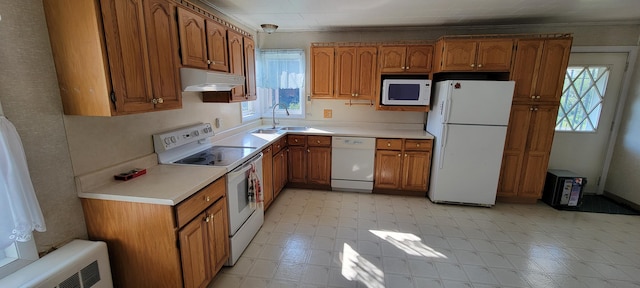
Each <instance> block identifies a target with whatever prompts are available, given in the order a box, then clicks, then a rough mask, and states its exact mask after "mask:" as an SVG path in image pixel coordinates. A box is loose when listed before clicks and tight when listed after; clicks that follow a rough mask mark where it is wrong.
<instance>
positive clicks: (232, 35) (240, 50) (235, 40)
mask: <svg viewBox="0 0 640 288" xmlns="http://www.w3.org/2000/svg"><path fill="white" fill-rule="evenodd" d="M227 35H228V37H229V72H230V73H231V74H236V75H244V44H243V41H242V40H243V37H242V35H240V34H239V33H237V32H234V31H231V30H229V31H228V32H227ZM244 86H245V85H242V86H237V87H235V88H233V89H232V90H231V101H244V100H245V97H244V95H245V94H244V90H245V87H244Z"/></svg>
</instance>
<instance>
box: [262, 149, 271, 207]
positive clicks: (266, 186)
mask: <svg viewBox="0 0 640 288" xmlns="http://www.w3.org/2000/svg"><path fill="white" fill-rule="evenodd" d="M262 179H263V180H262V193H263V195H264V196H263V200H264V210H265V211H266V210H267V208H269V205H271V202H273V196H274V195H273V189H274V185H273V183H274V176H273V148H272V146H271V145H269V146H268V147H267V148H265V149H262Z"/></svg>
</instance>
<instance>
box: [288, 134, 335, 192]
mask: <svg viewBox="0 0 640 288" xmlns="http://www.w3.org/2000/svg"><path fill="white" fill-rule="evenodd" d="M287 142H288V143H289V167H288V168H289V184H291V185H294V186H296V187H324V188H327V187H330V185H331V137H330V136H313V135H309V136H305V135H288V139H287ZM314 185H316V186H314Z"/></svg>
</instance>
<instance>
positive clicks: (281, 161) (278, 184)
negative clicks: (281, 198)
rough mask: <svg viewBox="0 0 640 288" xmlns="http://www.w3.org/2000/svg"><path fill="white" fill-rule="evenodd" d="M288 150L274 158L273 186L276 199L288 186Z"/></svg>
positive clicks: (281, 151)
mask: <svg viewBox="0 0 640 288" xmlns="http://www.w3.org/2000/svg"><path fill="white" fill-rule="evenodd" d="M286 150H287V149H286V148H285V149H282V150H280V152H278V153H277V154H276V155H275V156H273V186H274V190H273V193H274V196H273V198H274V199H275V198H276V197H277V196H278V194H279V193H280V191H281V190H282V188H284V186H285V185H286V181H287V165H286V163H287V160H288V157H287V154H286Z"/></svg>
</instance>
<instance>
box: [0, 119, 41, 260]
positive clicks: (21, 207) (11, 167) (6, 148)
mask: <svg viewBox="0 0 640 288" xmlns="http://www.w3.org/2000/svg"><path fill="white" fill-rule="evenodd" d="M33 230H37V231H40V232H43V231H45V230H46V227H45V224H44V217H42V211H41V210H40V205H39V204H38V199H36V194H35V191H34V190H33V184H32V183H31V178H30V177H29V169H28V168H27V159H26V157H25V155H24V149H23V148H22V142H21V141H20V136H19V135H18V132H17V131H16V128H15V127H14V126H13V124H11V122H9V120H8V119H7V118H5V117H4V116H1V115H0V249H5V248H7V247H9V246H10V245H11V244H13V242H15V241H20V242H26V241H29V240H31V238H32V232H33Z"/></svg>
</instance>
